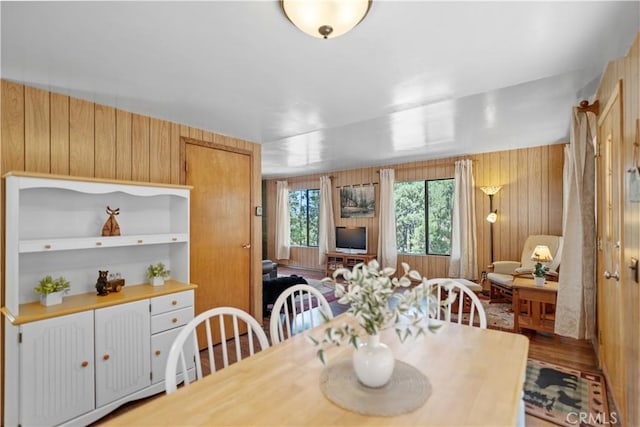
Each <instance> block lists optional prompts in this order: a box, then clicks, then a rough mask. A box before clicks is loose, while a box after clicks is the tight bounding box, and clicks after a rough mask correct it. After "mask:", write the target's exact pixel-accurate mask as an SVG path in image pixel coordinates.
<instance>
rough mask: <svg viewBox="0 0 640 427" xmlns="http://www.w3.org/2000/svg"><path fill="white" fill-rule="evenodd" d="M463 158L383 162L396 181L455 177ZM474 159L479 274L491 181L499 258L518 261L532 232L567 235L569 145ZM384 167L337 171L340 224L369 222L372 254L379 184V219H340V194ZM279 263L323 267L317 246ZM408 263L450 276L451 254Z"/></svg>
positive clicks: (270, 216) (272, 192)
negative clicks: (564, 212)
mask: <svg viewBox="0 0 640 427" xmlns="http://www.w3.org/2000/svg"><path fill="white" fill-rule="evenodd" d="M462 158H463V157H451V158H446V159H437V160H425V161H420V162H412V163H404V164H395V165H389V166H384V168H393V169H394V170H395V176H396V181H415V180H424V179H437V178H452V177H453V175H454V170H455V161H456V160H460V159H462ZM465 158H469V159H472V160H473V169H474V177H475V184H476V188H477V190H476V224H477V231H478V270H479V271H478V277H481V273H482V271H484V270H486V266H487V265H488V264H489V263H490V259H489V258H490V255H489V224H488V223H487V221H486V220H485V218H486V216H487V214H488V213H489V198H488V197H487V196H486V195H485V194H484V193H483V192H482V191H481V190H480V187H482V186H487V185H502V186H503V187H502V190H500V192H499V193H498V194H496V195H495V196H494V200H493V202H494V204H493V207H494V209H498V221H497V222H496V223H495V224H494V259H495V260H519V259H520V255H521V252H522V247H523V245H524V241H525V239H526V238H527V236H528V235H530V234H556V235H560V234H562V167H563V163H564V145H563V144H556V145H545V146H539V147H533V148H525V149H519V150H509V151H499V152H493V153H484V154H477V155H471V156H467V157H465ZM379 169H380V167H371V168H363V169H352V170H345V171H334V172H331V173H328V175H331V176H332V177H333V179H332V184H333V188H334V190H335V191H334V192H333V210H334V218H335V222H336V225H365V226H367V227H368V232H369V248H370V250H369V251H370V252H373V253H375V252H376V251H377V246H378V245H377V242H378V216H377V215H378V212H379V209H378V206H377V203H378V202H379V194H378V193H379V186H377V185H376V217H375V218H371V219H354V218H349V219H342V218H340V208H339V204H340V196H339V191H338V188H337V187H340V186H344V185H357V184H366V183H370V182H374V183H377V182H378V170H379ZM320 176H321V175H308V176H302V177H291V178H287V179H286V181H287V182H288V184H289V189H291V190H294V189H300V188H319V186H320V182H319V180H320ZM266 188H267V190H266V193H267V194H266V197H267V209H266V221H267V254H266V255H267V257H268V258H270V259H275V244H274V242H275V200H276V180H268V181H267V182H266ZM278 262H279V263H280V264H285V265H289V266H292V267H303V268H311V269H318V270H322V269H323V268H324V267H323V263H321V262H320V260H319V259H318V250H317V249H316V248H302V247H293V248H291V259H289V260H278ZM400 262H407V263H409V265H411V267H412V268H415V269H416V270H418V271H420V272H421V273H422V274H423V275H425V276H427V277H446V276H447V273H448V269H449V257H448V256H431V255H429V256H426V255H425V256H415V255H411V256H409V255H402V256H399V257H398V263H400Z"/></svg>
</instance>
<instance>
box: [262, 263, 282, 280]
mask: <svg viewBox="0 0 640 427" xmlns="http://www.w3.org/2000/svg"><path fill="white" fill-rule="evenodd" d="M277 278H278V264H277V263H275V262H273V261H271V260H270V259H263V260H262V280H270V279H277Z"/></svg>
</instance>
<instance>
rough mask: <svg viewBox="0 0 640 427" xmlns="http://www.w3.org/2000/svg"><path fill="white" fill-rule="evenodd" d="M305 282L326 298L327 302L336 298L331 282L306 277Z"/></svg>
mask: <svg viewBox="0 0 640 427" xmlns="http://www.w3.org/2000/svg"><path fill="white" fill-rule="evenodd" d="M306 280H307V283H308V284H309V285H311V286H313V287H314V288H316V289H317V290H319V291H320V293H321V294H322V295H323V296H324V297H325V298H326V299H327V302H332V301H335V300H336V296H335V294H334V287H333V284H332V283H331V282H329V283H327V282H323V281H322V280H316V279H306Z"/></svg>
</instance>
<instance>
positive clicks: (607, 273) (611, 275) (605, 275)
mask: <svg viewBox="0 0 640 427" xmlns="http://www.w3.org/2000/svg"><path fill="white" fill-rule="evenodd" d="M603 274H604V278H605V279H612V278H613V279H615V280H616V281H618V280H620V274H619V273H618V272H617V271H616V272H614V273H613V274H611V273H609V272H608V271H607V270H605V271H604V273H603Z"/></svg>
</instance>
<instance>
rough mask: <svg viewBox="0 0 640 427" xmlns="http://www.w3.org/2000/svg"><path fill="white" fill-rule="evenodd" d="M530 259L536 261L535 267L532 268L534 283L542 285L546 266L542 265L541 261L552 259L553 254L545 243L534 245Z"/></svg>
mask: <svg viewBox="0 0 640 427" xmlns="http://www.w3.org/2000/svg"><path fill="white" fill-rule="evenodd" d="M531 261H535V262H536V265H535V269H534V270H533V276H534V279H535V282H536V285H537V286H542V285H543V284H544V274H545V272H546V267H545V266H543V265H542V263H543V262H551V261H553V256H551V251H550V250H549V247H548V246H546V245H538V246H536V248H535V249H534V250H533V253H532V254H531Z"/></svg>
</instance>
